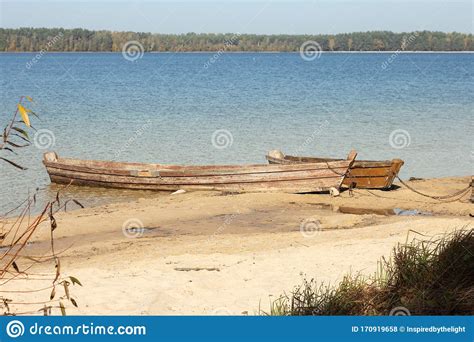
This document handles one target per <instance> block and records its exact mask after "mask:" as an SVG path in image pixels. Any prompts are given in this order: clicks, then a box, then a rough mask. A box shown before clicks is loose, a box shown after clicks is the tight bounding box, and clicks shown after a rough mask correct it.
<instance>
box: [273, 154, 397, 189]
mask: <svg viewBox="0 0 474 342" xmlns="http://www.w3.org/2000/svg"><path fill="white" fill-rule="evenodd" d="M266 158H267V160H268V162H269V163H270V164H281V165H288V164H304V163H321V162H333V161H337V160H340V159H331V158H313V157H299V156H288V155H284V154H283V153H281V152H280V151H271V152H270V153H269V154H267V156H266ZM402 165H403V160H401V159H393V160H385V161H371V160H367V161H364V160H358V161H355V162H354V163H353V165H352V166H351V168H350V170H349V172H348V174H347V176H346V177H345V178H344V181H343V184H344V185H346V186H351V185H355V187H356V188H362V189H388V188H390V187H391V186H392V184H393V181H394V180H395V177H396V176H397V175H398V172H399V171H400V168H401V167H402Z"/></svg>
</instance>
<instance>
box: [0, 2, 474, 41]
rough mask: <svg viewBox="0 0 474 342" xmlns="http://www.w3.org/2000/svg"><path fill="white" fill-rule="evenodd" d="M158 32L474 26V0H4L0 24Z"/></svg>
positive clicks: (451, 28) (292, 31) (293, 31)
mask: <svg viewBox="0 0 474 342" xmlns="http://www.w3.org/2000/svg"><path fill="white" fill-rule="evenodd" d="M25 26H27V27H64V28H76V27H81V28H88V29H96V30H97V29H106V30H115V31H141V32H153V33H186V32H198V33H201V32H204V33H220V32H239V33H262V34H279V33H286V34H305V33H306V34H317V33H340V32H354V31H374V30H390V31H395V32H403V31H415V30H433V31H444V32H450V31H458V32H464V33H469V32H472V31H473V2H472V0H460V1H459V0H458V1H456V0H432V1H430V0H414V1H408V0H378V1H376V0H345V1H342V0H332V1H330V0H323V1H289V0H274V1H271V0H269V1H250V0H234V1H225V0H221V1H217V0H216V1H201V0H187V1H179V2H176V1H158V0H156V1H152V0H148V1H136V0H135V1H134V0H131V1H117V0H99V1H90V0H89V1H85V0H82V1H77V0H76V1H68V0H62V1H40V0H29V1H26V0H13V1H12V0H10V1H5V0H0V27H3V28H16V27H25Z"/></svg>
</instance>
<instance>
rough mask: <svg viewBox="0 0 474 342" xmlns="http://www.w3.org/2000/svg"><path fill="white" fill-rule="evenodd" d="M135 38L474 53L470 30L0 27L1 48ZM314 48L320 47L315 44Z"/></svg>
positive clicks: (107, 43)
mask: <svg viewBox="0 0 474 342" xmlns="http://www.w3.org/2000/svg"><path fill="white" fill-rule="evenodd" d="M129 41H137V42H139V43H140V46H143V50H144V52H150V51H176V52H180V51H183V52H185V51H218V50H223V51H299V49H300V47H301V46H302V45H303V44H304V43H305V42H307V41H315V42H317V43H318V44H319V46H320V48H321V50H323V51H396V50H406V51H473V49H474V45H473V42H472V34H467V33H458V32H451V33H444V32H431V31H417V32H406V33H394V32H389V31H373V32H355V33H340V34H334V35H331V34H318V35H285V34H275V35H256V34H239V33H226V34H213V33H186V34H155V33H145V32H112V31H90V30H85V29H62V28H53V29H49V28H19V29H4V28H0V51H11V52H15V51H18V52H20V51H22V52H28V51H41V50H47V51H68V52H69V51H71V52H74V51H111V52H118V51H122V48H123V46H124V44H126V43H127V42H129ZM319 46H318V48H319Z"/></svg>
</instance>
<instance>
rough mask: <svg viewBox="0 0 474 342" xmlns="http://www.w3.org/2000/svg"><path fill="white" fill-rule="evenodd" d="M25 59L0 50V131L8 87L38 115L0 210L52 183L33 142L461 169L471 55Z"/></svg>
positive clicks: (469, 125) (416, 170)
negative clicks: (276, 152) (397, 161)
mask: <svg viewBox="0 0 474 342" xmlns="http://www.w3.org/2000/svg"><path fill="white" fill-rule="evenodd" d="M35 56H36V54H27V53H23V54H10V53H4V54H0V108H1V112H0V119H1V123H2V127H3V126H4V125H5V124H6V122H7V120H8V119H9V118H10V117H11V115H12V113H13V111H14V109H15V105H16V102H17V100H18V98H19V97H20V96H21V95H29V96H31V97H33V98H34V99H35V100H36V104H35V106H34V108H33V110H35V111H36V112H37V113H38V114H39V115H40V117H41V120H37V119H35V118H33V119H32V121H33V125H34V126H35V127H36V128H37V129H38V130H40V131H39V133H38V134H37V137H36V138H37V139H36V140H37V143H36V145H37V146H35V145H32V146H30V147H29V148H27V149H24V151H23V152H22V153H21V155H20V156H17V157H14V159H15V160H16V161H17V162H18V163H20V164H22V165H24V166H27V167H28V170H27V171H25V172H19V171H17V170H16V169H14V168H12V167H11V166H9V165H7V164H5V163H0V172H1V178H0V209H1V210H0V213H1V212H5V211H6V209H7V208H11V207H12V206H13V205H14V204H15V203H19V202H21V201H22V200H23V199H24V198H25V196H26V195H27V194H28V192H30V193H31V192H32V191H34V189H35V188H36V187H39V188H40V189H41V191H40V193H41V196H43V197H44V196H49V195H51V194H53V193H54V191H55V190H57V187H55V186H50V185H49V179H48V176H47V174H46V172H45V169H44V168H43V165H42V164H41V158H42V153H43V152H45V151H47V150H55V151H57V152H58V153H59V154H60V155H62V156H68V157H76V158H85V159H105V160H111V159H114V160H120V161H137V162H155V163H156V162H160V163H177V164H188V163H189V164H218V163H227V164H235V163H265V159H264V156H265V153H266V152H267V151H268V150H271V149H281V150H282V151H283V152H285V153H287V154H296V153H298V154H306V155H317V156H334V157H345V156H346V155H347V153H348V152H349V150H350V149H352V148H355V149H356V150H357V151H358V152H359V157H358V158H359V159H391V158H402V159H403V160H405V165H404V167H403V169H402V172H401V176H402V177H404V178H407V177H410V176H417V177H440V176H454V175H470V174H472V173H473V161H474V160H473V158H474V155H473V151H474V146H473V139H472V132H473V108H474V106H473V104H474V103H473V102H474V96H473V95H474V94H473V90H474V88H473V70H474V68H473V66H474V54H463V53H459V54H455V53H449V54H437V53H432V54H431V53H430V54H414V53H410V54H395V55H393V56H392V55H390V54H376V53H360V54H358V53H337V54H322V55H321V56H319V57H318V58H315V59H314V60H312V61H306V60H304V59H303V58H301V57H300V55H299V54H298V53H271V54H270V53H232V54H217V55H215V54H210V53H180V54H172V53H168V54H167V53H163V54H144V55H143V56H142V57H141V58H138V59H136V60H135V61H130V60H127V59H125V58H124V57H123V56H122V54H120V53H117V54H112V53H104V54H99V53H46V54H44V55H42V56H40V57H39V58H38V57H36V58H35ZM33 59H35V60H36V63H31V61H32V60H33ZM27 65H29V66H31V67H27ZM44 130H48V131H44ZM40 133H41V134H40ZM53 140H54V144H52V142H53ZM43 148H46V149H43ZM67 195H72V196H75V197H76V198H78V199H79V200H82V201H83V202H85V203H84V204H85V205H94V204H96V203H104V202H107V201H117V200H124V199H129V198H133V197H145V196H157V195H156V194H150V193H144V192H140V193H134V192H127V191H116V190H99V191H98V190H96V189H87V188H85V189H77V188H73V189H72V190H71V191H70V194H67ZM97 195H100V196H99V197H97ZM41 196H40V197H41Z"/></svg>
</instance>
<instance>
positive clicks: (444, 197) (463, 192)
mask: <svg viewBox="0 0 474 342" xmlns="http://www.w3.org/2000/svg"><path fill="white" fill-rule="evenodd" d="M396 177H397V179H398V180H399V181H400V183H402V184H403V185H404V186H406V187H407V189H409V190H411V191H413V192H414V193H417V194H418V195H421V196H424V197H429V198H432V199H434V200H438V201H443V200H447V199H452V198H454V197H458V196H459V198H456V199H455V200H453V202H454V201H458V200H460V199H461V198H462V197H463V196H464V195H465V194H467V192H468V191H469V190H470V189H471V187H472V185H471V184H469V185H468V186H467V187H465V188H464V189H462V190H459V191H456V192H455V193H453V194H450V195H444V196H434V195H428V194H425V193H423V192H421V191H418V190H416V189H415V188H413V187H412V186H411V185H408V184H407V183H405V182H404V181H403V180H402V179H401V178H400V177H399V176H396Z"/></svg>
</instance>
